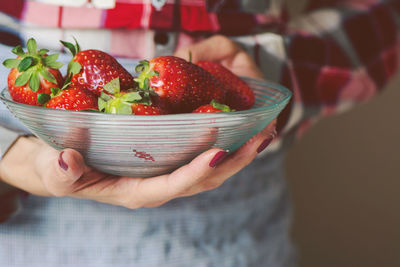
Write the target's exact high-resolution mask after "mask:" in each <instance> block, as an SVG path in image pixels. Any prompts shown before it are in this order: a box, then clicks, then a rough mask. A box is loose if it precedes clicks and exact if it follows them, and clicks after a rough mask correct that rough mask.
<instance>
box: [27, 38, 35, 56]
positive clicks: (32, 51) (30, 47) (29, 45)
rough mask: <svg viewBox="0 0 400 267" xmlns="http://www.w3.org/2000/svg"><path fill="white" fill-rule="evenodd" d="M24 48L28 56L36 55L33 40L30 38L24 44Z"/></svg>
mask: <svg viewBox="0 0 400 267" xmlns="http://www.w3.org/2000/svg"><path fill="white" fill-rule="evenodd" d="M26 47H27V48H28V52H29V54H32V55H34V54H36V53H37V44H36V41H35V39H33V38H30V39H29V40H28V42H27V44H26Z"/></svg>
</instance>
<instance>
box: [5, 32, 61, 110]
mask: <svg viewBox="0 0 400 267" xmlns="http://www.w3.org/2000/svg"><path fill="white" fill-rule="evenodd" d="M27 48H28V52H25V51H24V50H23V49H22V47H21V46H16V47H14V48H13V50H12V52H13V53H14V54H16V55H17V56H18V57H17V58H16V59H7V60H5V61H4V62H3V65H4V66H6V67H7V68H11V70H10V73H9V75H8V90H9V92H10V95H11V97H12V99H13V100H14V101H16V102H19V103H24V104H28V105H34V106H40V105H41V104H43V103H41V102H40V101H38V96H39V95H41V94H43V93H44V94H50V93H51V88H55V87H59V86H61V85H62V84H63V77H62V75H61V73H60V71H59V70H58V69H59V68H61V67H62V66H63V63H61V62H57V61H56V60H57V58H58V54H53V55H47V54H46V53H47V52H48V51H49V50H47V49H40V50H38V49H37V45H36V41H35V40H34V39H33V38H31V39H29V40H28V42H27Z"/></svg>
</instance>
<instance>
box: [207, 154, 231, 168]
mask: <svg viewBox="0 0 400 267" xmlns="http://www.w3.org/2000/svg"><path fill="white" fill-rule="evenodd" d="M226 155H228V152H226V151H219V152H218V153H217V154H215V156H214V158H213V159H212V160H211V161H210V167H211V168H214V167H215V166H217V165H218V163H220V162H221V161H222V160H223V159H224V158H225V157H226Z"/></svg>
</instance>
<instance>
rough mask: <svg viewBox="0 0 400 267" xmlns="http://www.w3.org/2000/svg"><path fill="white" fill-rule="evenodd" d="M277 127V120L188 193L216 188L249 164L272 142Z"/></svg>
mask: <svg viewBox="0 0 400 267" xmlns="http://www.w3.org/2000/svg"><path fill="white" fill-rule="evenodd" d="M275 127H276V120H274V121H273V122H272V123H270V124H269V125H268V126H267V127H266V128H265V129H264V130H262V131H261V132H260V133H258V134H257V135H255V136H253V137H252V138H251V139H250V140H248V141H247V142H246V143H245V144H244V145H243V146H241V147H240V148H239V149H238V150H236V151H235V152H234V153H232V154H230V155H229V156H228V157H227V158H226V159H224V161H223V162H222V163H221V164H219V165H218V166H217V167H216V169H215V171H214V172H213V173H212V176H210V177H209V178H207V179H205V180H204V181H203V182H202V184H200V185H199V186H197V187H195V188H193V189H192V191H191V192H188V195H193V194H197V193H199V192H202V191H206V190H212V189H215V188H217V187H219V186H220V185H222V184H223V183H224V182H225V181H226V180H227V179H228V178H230V177H231V176H233V175H234V174H236V173H238V172H239V171H240V170H242V169H243V168H244V167H246V166H247V165H249V164H250V163H251V162H252V161H253V160H254V159H255V158H256V157H257V155H258V154H259V153H261V152H262V151H263V150H264V149H265V148H266V147H268V145H269V144H270V143H271V142H272V140H273V138H274V137H275V135H276V131H275Z"/></svg>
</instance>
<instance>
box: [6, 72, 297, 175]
mask: <svg viewBox="0 0 400 267" xmlns="http://www.w3.org/2000/svg"><path fill="white" fill-rule="evenodd" d="M244 80H245V81H246V82H247V83H248V84H249V85H250V87H251V88H252V89H253V90H254V93H255V96H256V103H255V105H254V107H253V108H252V109H250V110H245V111H238V112H232V113H198V114H176V115H160V116H134V115H113V114H104V113H92V112H75V111H65V110H55V109H46V108H42V107H36V106H29V105H25V104H20V103H16V102H14V101H13V100H12V99H11V97H10V94H9V92H8V89H4V90H3V91H2V93H1V96H0V98H1V100H2V101H3V102H4V103H5V104H6V105H7V107H8V109H9V110H10V111H11V112H12V113H13V114H14V116H15V117H17V118H18V119H19V120H21V122H22V123H23V124H24V125H26V127H27V128H29V129H30V130H31V131H32V133H33V134H35V135H36V136H37V137H39V138H40V139H42V140H43V141H45V142H46V143H47V144H49V145H50V146H52V147H54V148H56V149H58V150H62V149H64V148H73V149H76V150H77V151H79V152H80V153H82V155H83V156H84V157H85V160H86V163H87V164H88V165H89V166H92V167H94V168H96V169H98V170H101V171H103V172H107V173H111V174H116V175H123V176H132V177H151V176H156V175H160V174H165V173H168V172H170V171H173V170H175V169H177V168H178V167H180V166H182V165H183V164H185V163H187V162H189V161H190V160H192V159H193V158H194V157H196V156H197V155H199V154H200V153H202V152H204V151H206V150H208V149H210V148H212V147H218V148H223V149H228V150H229V151H234V150H235V149H237V148H238V147H240V146H241V145H242V144H244V143H245V142H246V141H247V140H248V139H250V138H251V137H252V136H253V135H255V134H256V133H258V132H260V131H261V130H262V129H264V128H265V127H266V126H267V125H268V124H269V123H270V122H271V121H272V120H273V119H275V118H276V117H277V116H278V114H279V113H280V112H281V111H282V109H283V108H284V107H285V106H286V105H287V103H288V101H289V99H290V97H291V92H290V91H289V90H288V89H286V88H284V87H282V86H280V85H277V84H272V83H269V82H265V81H259V80H254V79H249V78H244Z"/></svg>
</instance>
